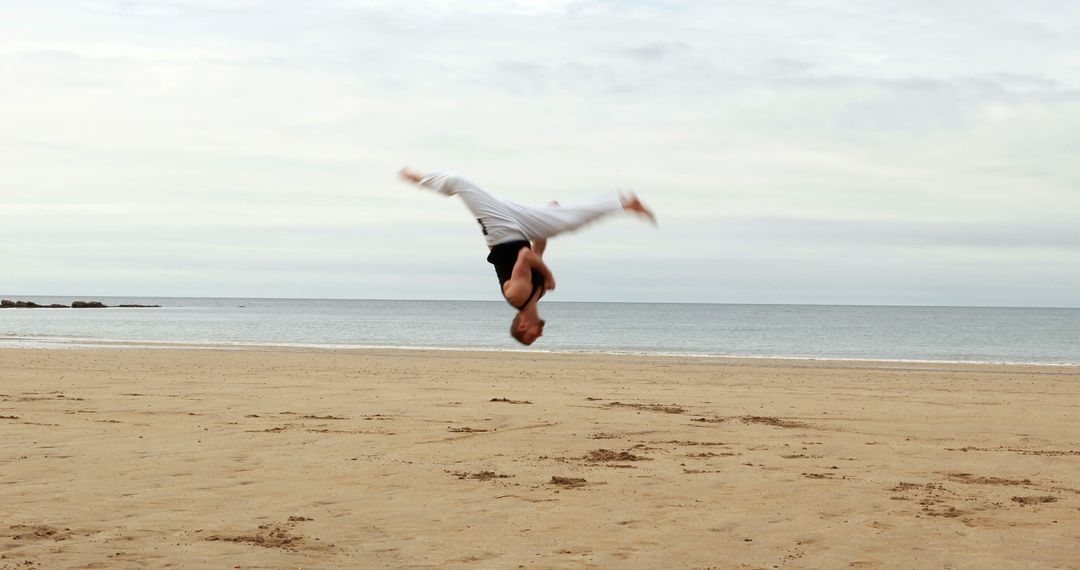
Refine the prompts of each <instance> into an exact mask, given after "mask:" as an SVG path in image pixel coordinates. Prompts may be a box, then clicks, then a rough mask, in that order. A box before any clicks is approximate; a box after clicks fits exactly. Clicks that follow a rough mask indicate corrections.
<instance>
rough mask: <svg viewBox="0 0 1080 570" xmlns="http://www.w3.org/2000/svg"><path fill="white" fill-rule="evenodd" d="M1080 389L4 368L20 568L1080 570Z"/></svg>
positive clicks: (1030, 383)
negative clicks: (858, 569) (938, 569)
mask: <svg viewBox="0 0 1080 570" xmlns="http://www.w3.org/2000/svg"><path fill="white" fill-rule="evenodd" d="M1078 410H1080V369H1078V368H1060V367H1050V366H1038V367H1030V366H976V365H939V364H915V363H912V364H897V363H866V362H811V361H780V360H775V361H772V360H730V359H715V358H714V359H709V358H676V357H636V356H588V355H555V354H543V353H483V352H474V353H468V352H442V351H389V350H387V351H302V350H285V349H251V350H237V351H232V350H115V349H92V350H91V349H86V350H83V349H70V350H36V349H19V350H14V349H3V350H0V434H2V437H0V569H2V570H8V569H11V570H14V569H26V568H41V569H52V568H109V569H111V568H169V567H174V568H383V567H386V568H702V569H703V568H717V569H720V568H745V569H751V568H753V569H757V568H763V569H771V568H849V567H850V568H1080V417H1078Z"/></svg>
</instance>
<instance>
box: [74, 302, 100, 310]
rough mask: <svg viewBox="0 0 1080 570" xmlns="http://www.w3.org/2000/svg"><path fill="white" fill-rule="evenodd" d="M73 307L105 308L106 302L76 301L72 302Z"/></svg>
mask: <svg viewBox="0 0 1080 570" xmlns="http://www.w3.org/2000/svg"><path fill="white" fill-rule="evenodd" d="M71 308H72V309H104V308H105V304H103V303H101V302H98V301H74V302H72V303H71Z"/></svg>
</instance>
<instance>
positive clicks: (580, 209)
mask: <svg viewBox="0 0 1080 570" xmlns="http://www.w3.org/2000/svg"><path fill="white" fill-rule="evenodd" d="M400 174H401V177H402V178H403V179H405V180H407V181H409V182H412V183H414V184H418V185H420V186H423V187H425V188H430V189H431V190H434V191H436V192H438V193H440V194H445V195H447V196H460V197H461V200H462V201H463V202H465V206H467V207H468V208H469V211H470V212H472V214H473V216H475V217H476V221H477V222H480V228H481V230H482V231H483V234H484V238H485V239H486V240H487V244H488V249H490V250H491V253H489V254H488V257H487V260H488V262H489V263H491V264H492V265H494V266H495V274H496V275H498V277H499V284H500V285H501V286H502V294H503V297H504V298H505V299H506V302H508V303H510V305H511V306H512V307H514V308H515V309H517V310H518V312H517V315H515V316H514V320H513V323H512V324H511V325H510V335H511V336H513V337H514V338H515V339H517V340H518V342H520V343H521V344H524V345H530V344H532V343H533V342H535V341H536V339H538V338H540V337H541V336H542V335H543V334H544V321H543V320H542V319H541V318H540V313H539V311H538V309H537V306H536V304H537V302H538V301H539V300H540V297H542V296H543V295H544V292H545V291H551V290H553V289H555V277H554V276H553V275H552V274H551V270H550V269H548V267H547V265H545V264H544V261H543V255H544V250H545V249H546V248H547V240H548V238H550V237H554V236H556V235H558V234H561V233H563V232H569V231H573V230H576V229H578V228H580V227H581V226H583V225H585V224H587V223H589V222H591V221H593V220H596V219H597V218H600V217H602V216H605V215H607V214H611V213H615V212H622V211H627V212H635V213H638V214H641V215H642V216H645V217H646V218H648V219H649V220H650V221H652V222H653V223H654V224H655V223H656V217H655V216H653V213H652V212H651V211H649V209H648V208H646V207H645V205H644V204H642V203H641V200H638V198H637V197H636V196H634V195H632V194H631V195H622V194H619V193H615V192H613V193H610V194H606V195H602V196H597V197H595V198H592V199H589V200H584V201H581V202H576V203H573V204H562V205H560V204H558V203H557V202H553V203H551V204H549V205H547V206H523V205H521V204H516V203H514V202H509V201H507V200H502V199H500V198H496V197H495V196H492V195H491V194H488V193H487V192H486V191H484V190H482V189H481V188H480V187H478V186H476V185H475V184H473V183H472V182H469V181H468V180H465V179H464V178H462V177H460V176H458V175H456V174H453V173H450V172H435V173H432V174H428V175H423V174H420V173H418V172H415V171H413V170H410V169H408V168H403V169H401V172H400ZM530 242H532V243H530Z"/></svg>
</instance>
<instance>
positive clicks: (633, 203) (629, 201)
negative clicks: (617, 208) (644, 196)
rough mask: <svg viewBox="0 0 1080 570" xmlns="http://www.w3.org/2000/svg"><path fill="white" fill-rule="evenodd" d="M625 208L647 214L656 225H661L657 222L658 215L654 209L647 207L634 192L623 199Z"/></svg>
mask: <svg viewBox="0 0 1080 570" xmlns="http://www.w3.org/2000/svg"><path fill="white" fill-rule="evenodd" d="M623 210H626V211H627V212H635V213H638V214H641V215H642V216H645V217H646V218H648V219H649V221H650V222H652V225H654V226H657V227H659V225H660V224H657V223H656V215H655V214H653V213H652V210H650V209H648V208H646V207H645V204H642V203H641V200H640V199H638V197H637V196H635V195H634V194H629V195H627V196H626V197H625V198H624V199H623Z"/></svg>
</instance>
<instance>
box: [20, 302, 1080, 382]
mask: <svg viewBox="0 0 1080 570" xmlns="http://www.w3.org/2000/svg"><path fill="white" fill-rule="evenodd" d="M4 298H7V299H12V300H27V301H34V302H37V303H39V304H50V303H63V304H70V303H71V301H73V300H76V299H73V298H66V297H64V298H60V297H28V296H5V297H4ZM85 300H97V301H102V302H104V303H105V304H107V305H119V304H142V305H161V306H162V307H161V308H108V309H0V346H8V347H42V346H50V347H55V346H67V347H73V346H86V345H102V344H105V345H109V344H113V345H121V344H122V343H131V342H134V343H155V344H160V345H162V346H190V345H212V346H217V347H222V348H224V347H230V346H245V345H272V346H297V347H318V348H367V347H400V348H432V349H468V350H530V351H554V352H584V353H614V354H675V355H703V356H753V357H775V358H817V359H857V360H904V361H940V362H994V363H1004V362H1012V363H1032V364H1071V365H1080V309H1051V308H982V307H894V306H824V305H724V304H685V303H571V302H557V301H544V302H543V303H542V304H541V309H542V313H543V318H544V319H545V320H546V321H547V325H546V327H545V335H544V337H543V338H541V339H540V340H538V341H537V342H536V343H535V344H534V345H533V346H532V347H523V346H521V345H519V344H517V343H516V342H515V341H514V340H513V339H511V338H510V337H509V327H510V319H511V318H512V317H513V310H512V309H511V308H510V307H508V306H507V305H506V303H502V302H494V301H404V300H402V301H392V300H340V299H335V300H323V299H209V298H131V297H125V298H117V297H112V298H110V297H94V298H92V299H85Z"/></svg>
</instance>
